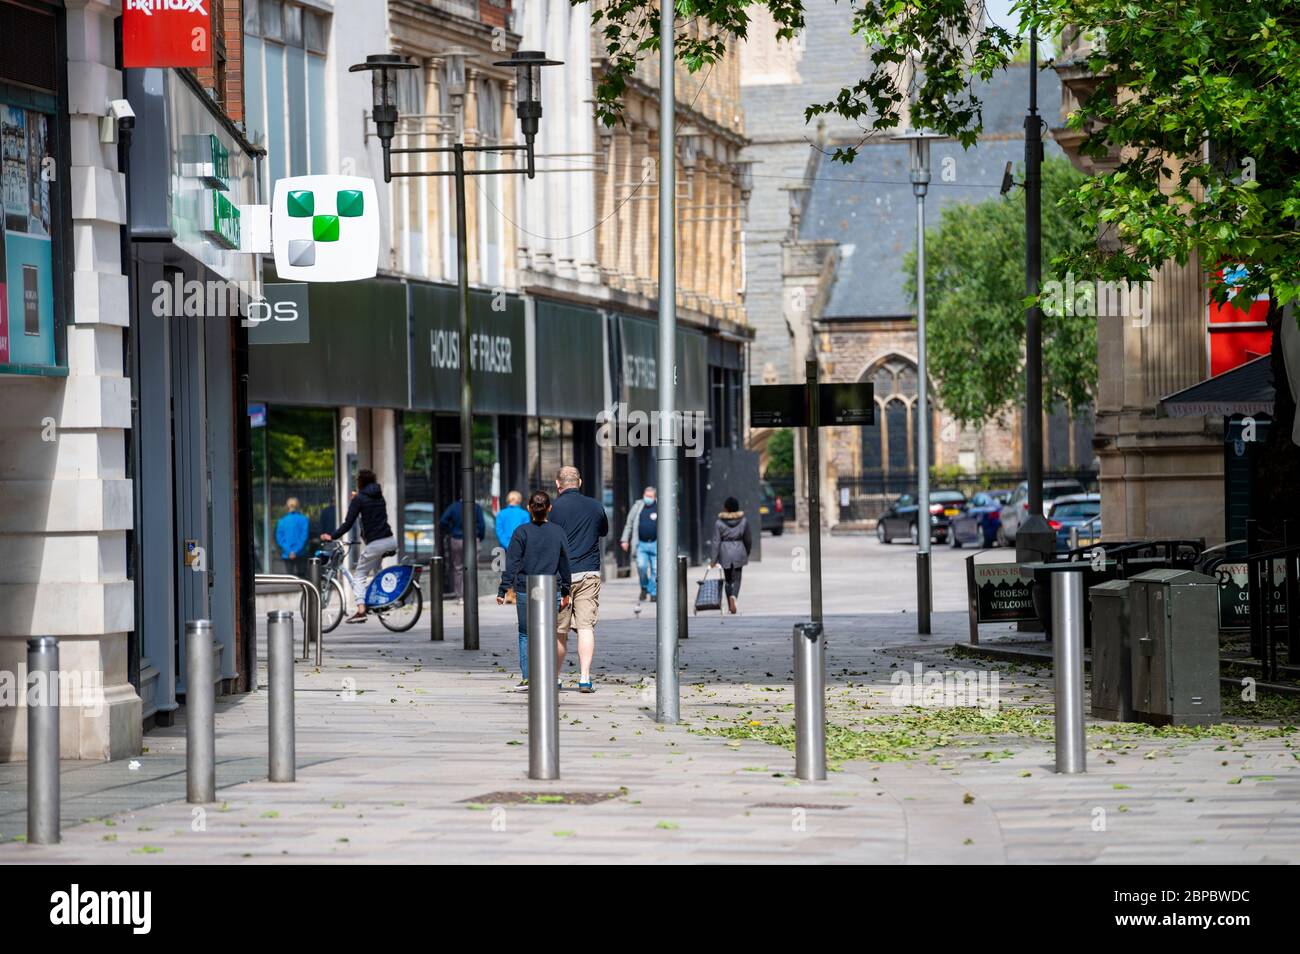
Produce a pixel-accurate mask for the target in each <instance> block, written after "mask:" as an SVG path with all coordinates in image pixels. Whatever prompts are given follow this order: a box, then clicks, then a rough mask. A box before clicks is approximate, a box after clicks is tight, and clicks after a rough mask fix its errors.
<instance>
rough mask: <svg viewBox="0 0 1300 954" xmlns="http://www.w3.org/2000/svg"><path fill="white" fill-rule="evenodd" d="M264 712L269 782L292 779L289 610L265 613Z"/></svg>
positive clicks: (291, 691) (292, 748)
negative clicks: (266, 703)
mask: <svg viewBox="0 0 1300 954" xmlns="http://www.w3.org/2000/svg"><path fill="white" fill-rule="evenodd" d="M266 645H267V682H268V684H269V687H270V691H271V698H270V701H269V708H270V712H269V713H268V727H269V730H270V771H269V772H268V775H269V777H270V779H271V781H272V782H292V781H293V780H294V774H295V762H294V739H293V661H294V660H293V613H291V612H289V611H288V610H271V611H270V612H269V613H267V614H266Z"/></svg>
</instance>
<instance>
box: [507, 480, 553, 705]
mask: <svg viewBox="0 0 1300 954" xmlns="http://www.w3.org/2000/svg"><path fill="white" fill-rule="evenodd" d="M550 512H551V498H550V495H549V494H547V493H546V491H544V490H537V491H534V492H533V495H532V496H531V497H529V498H528V514H529V517H530V518H531V519H530V520H529V521H528V523H524V524H520V525H519V527H518V528H517V529H516V530H515V532H514V534H513V535H512V536H511V537H510V547H509V548H508V549H507V550H506V568H505V570H504V571H503V572H502V574H501V585H500V586H499V587H497V605H501V604H503V603H505V601H506V593H507V592H509V591H510V590H514V591H515V608H516V610H517V612H518V613H519V671H520V674H521V675H522V677H523V679H522V681H521V682H520V683H519V687H518V688H520V689H526V688H527V687H528V577H530V576H558V577H559V580H560V607H561V608H563V607H565V606H567V605H568V604H569V584H570V575H569V549H568V542H567V538H566V536H565V533H564V531H563V530H561V529H560V528H559V527H557V526H556V525H555V524H553V523H549V522H548V521H547V519H546V517H547V515H548V514H549V513H550Z"/></svg>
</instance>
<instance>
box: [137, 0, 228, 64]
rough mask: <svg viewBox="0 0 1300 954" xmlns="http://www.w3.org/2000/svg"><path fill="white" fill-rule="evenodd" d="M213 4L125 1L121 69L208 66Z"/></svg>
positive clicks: (196, 0) (198, 0)
mask: <svg viewBox="0 0 1300 954" xmlns="http://www.w3.org/2000/svg"><path fill="white" fill-rule="evenodd" d="M210 6H211V0H125V2H124V3H123V10H122V65H123V66H126V67H145V66H207V65H208V64H210V63H211V62H212V54H211V37H212V16H211V14H210V13H209V8H210Z"/></svg>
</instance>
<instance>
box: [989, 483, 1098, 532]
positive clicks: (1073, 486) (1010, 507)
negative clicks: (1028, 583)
mask: <svg viewBox="0 0 1300 954" xmlns="http://www.w3.org/2000/svg"><path fill="white" fill-rule="evenodd" d="M1083 492H1084V491H1083V485H1082V484H1081V483H1079V482H1078V481H1077V480H1045V481H1043V516H1044V517H1046V516H1047V515H1048V513H1050V512H1051V510H1052V502H1053V501H1054V500H1056V498H1057V497H1064V496H1066V495H1067V494H1081V493H1083ZM1028 516H1029V483H1028V482H1027V481H1021V482H1020V486H1019V487H1017V488H1016V491H1015V493H1013V494H1012V495H1011V499H1010V500H1008V501H1007V502H1006V504H1005V505H1004V506H1003V507H1002V516H1001V520H1000V524H1001V525H1000V526H999V527H998V543H999V544H1000V545H1001V546H1004V547H1013V546H1015V545H1016V533H1017V532H1018V531H1019V530H1020V524H1022V523H1023V522H1024V520H1025V518H1026V517H1028Z"/></svg>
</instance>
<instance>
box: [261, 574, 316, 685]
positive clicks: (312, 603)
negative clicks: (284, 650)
mask: <svg viewBox="0 0 1300 954" xmlns="http://www.w3.org/2000/svg"><path fill="white" fill-rule="evenodd" d="M285 583H287V584H291V585H293V586H297V587H299V588H300V589H301V590H302V595H303V596H304V597H306V599H307V610H306V612H305V613H303V617H304V618H303V627H302V658H303V659H304V660H307V659H310V658H311V640H312V637H313V636H315V638H316V666H317V668H319V667H320V665H321V656H322V652H323V650H324V646H322V644H321V633H320V614H321V605H320V590H318V589H316V587H314V586H312V585H311V583H309V582H307V581H306V580H303V579H299V578H298V577H296V576H290V575H289V574H287V573H258V574H256V575H255V576H254V577H253V589H254V590H256V589H257V587H259V586H263V585H267V586H270V585H271V584H285Z"/></svg>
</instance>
